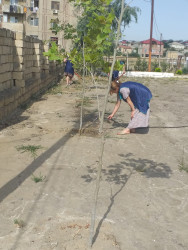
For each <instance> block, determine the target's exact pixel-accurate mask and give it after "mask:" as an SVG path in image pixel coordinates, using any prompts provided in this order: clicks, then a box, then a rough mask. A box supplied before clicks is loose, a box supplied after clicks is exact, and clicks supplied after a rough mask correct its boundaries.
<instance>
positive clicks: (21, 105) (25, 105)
mask: <svg viewBox="0 0 188 250" xmlns="http://www.w3.org/2000/svg"><path fill="white" fill-rule="evenodd" d="M29 107H30V105H29V103H22V104H20V108H21V109H23V110H25V109H27V108H29Z"/></svg>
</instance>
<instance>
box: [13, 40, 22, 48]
mask: <svg viewBox="0 0 188 250" xmlns="http://www.w3.org/2000/svg"><path fill="white" fill-rule="evenodd" d="M15 46H16V47H17V48H23V47H24V41H23V40H15Z"/></svg>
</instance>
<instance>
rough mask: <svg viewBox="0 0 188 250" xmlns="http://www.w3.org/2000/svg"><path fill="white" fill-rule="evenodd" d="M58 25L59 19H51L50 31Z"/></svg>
mask: <svg viewBox="0 0 188 250" xmlns="http://www.w3.org/2000/svg"><path fill="white" fill-rule="evenodd" d="M58 23H59V19H58V18H56V19H51V21H50V26H51V29H54V28H56V27H57V25H58Z"/></svg>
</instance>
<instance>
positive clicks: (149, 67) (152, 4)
mask: <svg viewBox="0 0 188 250" xmlns="http://www.w3.org/2000/svg"><path fill="white" fill-rule="evenodd" d="M153 9H154V0H152V3H151V27H150V45H149V64H148V71H149V72H151V52H152V33H153Z"/></svg>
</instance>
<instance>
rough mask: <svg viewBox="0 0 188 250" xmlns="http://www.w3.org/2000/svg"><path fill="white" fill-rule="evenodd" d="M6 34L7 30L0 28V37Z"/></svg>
mask: <svg viewBox="0 0 188 250" xmlns="http://www.w3.org/2000/svg"><path fill="white" fill-rule="evenodd" d="M6 36H7V30H6V29H0V37H6Z"/></svg>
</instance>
